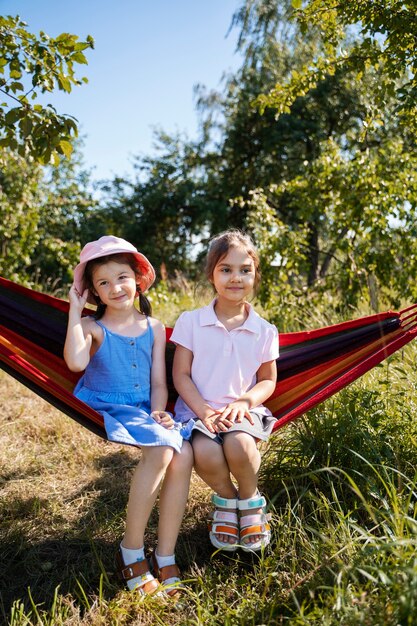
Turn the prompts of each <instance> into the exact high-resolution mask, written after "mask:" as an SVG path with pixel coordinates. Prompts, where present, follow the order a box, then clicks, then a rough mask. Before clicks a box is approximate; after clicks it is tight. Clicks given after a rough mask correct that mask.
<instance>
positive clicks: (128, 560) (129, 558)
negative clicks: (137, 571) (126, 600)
mask: <svg viewBox="0 0 417 626" xmlns="http://www.w3.org/2000/svg"><path fill="white" fill-rule="evenodd" d="M120 550H121V551H122V557H123V561H124V563H125V565H131V564H132V563H134V562H135V561H143V560H144V558H145V548H138V549H137V550H131V549H130V548H125V547H124V546H122V544H120ZM141 580H142V579H141V577H140V576H137V577H136V578H132V579H131V580H127V581H126V585H127V588H128V589H130V591H132V590H133V589H134V588H135V587H136V585H138V584H139V583H140V582H141Z"/></svg>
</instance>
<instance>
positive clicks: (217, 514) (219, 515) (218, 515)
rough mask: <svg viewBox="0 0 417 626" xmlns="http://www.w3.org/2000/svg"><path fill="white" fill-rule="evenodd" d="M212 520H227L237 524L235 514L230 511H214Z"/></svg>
mask: <svg viewBox="0 0 417 626" xmlns="http://www.w3.org/2000/svg"><path fill="white" fill-rule="evenodd" d="M212 520H213V522H227V523H229V524H234V525H235V526H237V524H238V519H237V514H236V513H232V512H231V511H214V512H213V515H212Z"/></svg>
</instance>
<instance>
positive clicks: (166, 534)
mask: <svg viewBox="0 0 417 626" xmlns="http://www.w3.org/2000/svg"><path fill="white" fill-rule="evenodd" d="M193 462H194V457H193V450H192V448H191V445H190V444H189V443H188V441H184V442H183V444H182V448H181V452H180V453H179V452H174V456H173V458H172V461H171V463H170V464H169V465H168V467H167V470H166V473H165V478H164V482H163V483H162V488H161V493H160V495H159V524H158V549H157V554H158V556H170V555H173V554H174V552H175V545H176V543H177V538H178V533H179V531H180V526H181V522H182V519H183V516H184V511H185V506H186V504H187V498H188V490H189V486H190V477H191V471H192V469H193Z"/></svg>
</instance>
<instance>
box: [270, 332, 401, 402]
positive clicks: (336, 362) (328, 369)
mask: <svg viewBox="0 0 417 626" xmlns="http://www.w3.org/2000/svg"><path fill="white" fill-rule="evenodd" d="M401 334H402V331H401V329H399V330H396V331H394V332H393V333H391V334H390V340H391V339H393V338H395V337H397V336H399V335H401ZM386 344H387V341H386V338H385V337H381V338H380V339H377V340H376V341H374V342H372V343H370V344H368V345H367V346H365V347H364V348H362V349H361V350H356V351H352V352H350V353H348V354H347V355H346V356H344V357H338V358H337V359H333V360H332V361H328V362H327V363H325V364H324V365H320V366H316V367H315V368H312V369H311V370H306V371H305V372H302V373H301V374H296V375H295V376H293V377H291V378H289V379H287V380H286V381H283V383H282V384H281V383H280V382H279V381H278V383H277V388H276V392H275V394H276V395H275V394H274V395H273V396H272V397H271V398H270V399H269V400H268V401H267V402H265V405H266V406H267V407H268V408H269V410H270V411H271V412H272V413H276V412H278V411H281V410H282V409H283V408H284V407H288V406H290V405H291V404H292V403H293V402H294V401H300V400H301V399H302V398H303V397H304V396H305V395H308V394H309V393H312V392H313V391H314V390H315V389H317V388H319V387H321V386H323V385H324V384H326V383H328V382H330V381H331V380H332V379H333V378H335V377H337V376H338V375H339V374H341V373H342V372H343V371H345V370H347V369H349V367H351V366H353V365H355V364H356V363H359V362H360V361H361V360H362V359H363V358H364V357H367V356H368V355H369V354H371V353H373V352H374V351H375V349H378V348H380V347H382V346H384V345H386ZM278 367H279V359H278ZM314 372H316V375H314ZM323 374H325V375H323ZM297 379H298V380H301V381H302V382H300V383H299V384H298V385H297V383H296V381H297ZM287 381H288V382H287ZM294 383H295V384H294ZM293 385H294V386H293ZM282 387H287V388H288V387H290V388H289V390H288V391H285V392H284V393H281V388H282Z"/></svg>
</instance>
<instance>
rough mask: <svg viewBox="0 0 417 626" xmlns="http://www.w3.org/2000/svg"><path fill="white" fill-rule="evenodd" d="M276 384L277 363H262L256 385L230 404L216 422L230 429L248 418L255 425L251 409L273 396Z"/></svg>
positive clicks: (257, 374)
mask: <svg viewBox="0 0 417 626" xmlns="http://www.w3.org/2000/svg"><path fill="white" fill-rule="evenodd" d="M276 382H277V363H276V361H275V360H273V361H267V362H266V363H262V365H261V366H260V368H259V369H258V371H257V373H256V384H255V385H254V386H253V387H252V389H249V391H247V392H246V393H244V394H243V395H242V396H241V397H240V398H239V399H238V400H235V401H234V402H230V403H229V404H228V405H227V406H226V407H225V408H224V409H223V411H222V412H221V414H220V415H219V416H218V417H217V419H216V422H217V423H219V424H224V425H225V426H227V427H228V428H230V426H232V424H233V423H234V422H241V421H242V420H243V419H244V418H245V417H246V418H247V419H248V420H249V421H250V423H251V424H253V418H252V416H251V415H250V413H249V411H250V409H254V408H256V407H257V406H259V405H260V404H262V403H263V402H265V400H267V399H268V398H269V396H270V395H272V393H273V392H274V389H275V385H276Z"/></svg>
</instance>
